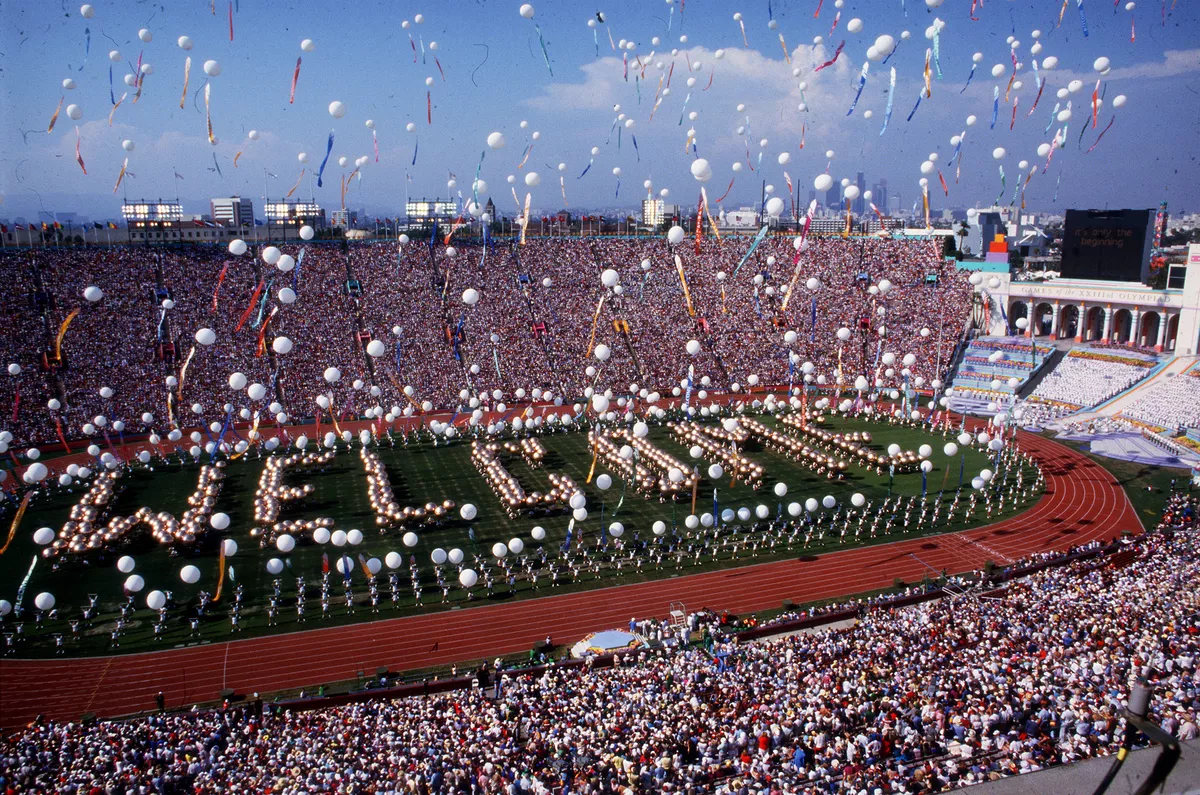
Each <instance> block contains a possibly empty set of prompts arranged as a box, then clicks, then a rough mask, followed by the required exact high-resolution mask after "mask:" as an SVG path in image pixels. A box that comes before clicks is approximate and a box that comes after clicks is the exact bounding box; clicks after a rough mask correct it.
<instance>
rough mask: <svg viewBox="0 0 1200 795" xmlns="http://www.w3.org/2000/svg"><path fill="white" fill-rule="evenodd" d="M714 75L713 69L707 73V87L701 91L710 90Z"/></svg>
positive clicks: (714, 70) (715, 71)
mask: <svg viewBox="0 0 1200 795" xmlns="http://www.w3.org/2000/svg"><path fill="white" fill-rule="evenodd" d="M788 63H791V61H789V62H788ZM716 73H717V70H716V69H713V70H711V71H710V72H709V73H708V85H706V86H705V87H704V89H703V90H704V91H708V90H709V89H710V88H712V84H713V75H715V74H716Z"/></svg>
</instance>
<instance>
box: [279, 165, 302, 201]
mask: <svg viewBox="0 0 1200 795" xmlns="http://www.w3.org/2000/svg"><path fill="white" fill-rule="evenodd" d="M307 170H308V169H306V168H301V169H300V176H298V177H296V184H295V185H293V186H292V189H291V190H289V191H288V192H287V195H285V196H284V197H283V198H285V199H290V198H292V194H293V193H295V192H296V188H298V187H300V180H302V179H304V172H305V171H307Z"/></svg>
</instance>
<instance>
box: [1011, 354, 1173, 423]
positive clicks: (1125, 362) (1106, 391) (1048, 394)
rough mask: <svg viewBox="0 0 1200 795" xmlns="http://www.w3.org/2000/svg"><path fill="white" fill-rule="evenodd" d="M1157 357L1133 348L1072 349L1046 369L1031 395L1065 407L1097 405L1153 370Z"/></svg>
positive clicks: (1077, 407) (1075, 407)
mask: <svg viewBox="0 0 1200 795" xmlns="http://www.w3.org/2000/svg"><path fill="white" fill-rule="evenodd" d="M1157 364H1158V360H1157V359H1156V358H1154V357H1150V356H1140V355H1138V354H1137V353H1134V352H1125V351H1122V352H1120V353H1107V352H1105V351H1102V350H1101V351H1092V350H1085V349H1074V350H1072V351H1070V352H1069V353H1068V354H1067V355H1066V356H1065V357H1064V358H1063V359H1061V360H1060V361H1059V362H1058V364H1057V366H1055V368H1054V369H1053V370H1051V371H1050V372H1049V373H1046V374H1045V375H1044V376H1043V378H1042V380H1041V382H1040V383H1039V384H1038V385H1037V386H1036V387H1035V388H1034V390H1033V393H1032V395H1033V398H1034V399H1035V400H1042V401H1045V402H1048V403H1054V404H1057V405H1059V406H1063V407H1065V408H1068V409H1080V408H1085V407H1092V406H1097V405H1099V404H1101V403H1103V402H1105V401H1106V400H1108V399H1109V398H1111V397H1113V396H1114V395H1117V394H1119V393H1121V392H1123V391H1125V390H1126V389H1128V388H1129V387H1131V386H1133V385H1134V384H1136V383H1137V382H1139V381H1141V380H1142V379H1143V378H1146V377H1147V376H1149V375H1150V374H1151V373H1152V372H1154V369H1155V366H1156V365H1157Z"/></svg>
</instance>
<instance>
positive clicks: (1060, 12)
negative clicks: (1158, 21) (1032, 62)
mask: <svg viewBox="0 0 1200 795" xmlns="http://www.w3.org/2000/svg"><path fill="white" fill-rule="evenodd" d="M1070 2H1071V0H1063V4H1062V8H1060V9H1059V10H1058V24H1057V25H1055V27H1058V28H1061V27H1062V21H1063V16H1064V15H1065V14H1066V13H1067V5H1069V4H1070ZM1164 2H1165V0H1164Z"/></svg>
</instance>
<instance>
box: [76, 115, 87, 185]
mask: <svg viewBox="0 0 1200 795" xmlns="http://www.w3.org/2000/svg"><path fill="white" fill-rule="evenodd" d="M81 140H82V139H81V138H80V136H79V126H78V125H76V126H75V162H76V163H78V164H79V167H80V168H81V169H83V175H84V176H85V177H86V176H87V166H85V165H84V164H83V155H81V154H80V153H79V144H80V141H81Z"/></svg>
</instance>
